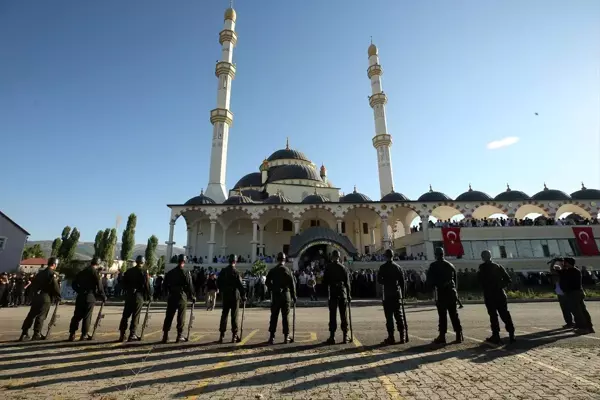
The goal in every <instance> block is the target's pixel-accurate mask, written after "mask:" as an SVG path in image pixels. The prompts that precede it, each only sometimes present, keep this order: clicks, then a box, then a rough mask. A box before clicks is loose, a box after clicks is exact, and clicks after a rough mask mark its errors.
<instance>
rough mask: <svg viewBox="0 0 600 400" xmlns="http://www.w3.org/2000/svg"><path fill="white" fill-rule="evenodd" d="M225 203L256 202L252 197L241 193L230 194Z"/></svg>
mask: <svg viewBox="0 0 600 400" xmlns="http://www.w3.org/2000/svg"><path fill="white" fill-rule="evenodd" d="M223 204H254V201H252V199H251V198H250V197H247V196H244V195H243V194H241V193H240V194H236V195H234V196H229V198H228V199H227V200H225V201H224V202H223Z"/></svg>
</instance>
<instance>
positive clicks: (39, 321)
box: [21, 296, 51, 333]
mask: <svg viewBox="0 0 600 400" xmlns="http://www.w3.org/2000/svg"><path fill="white" fill-rule="evenodd" d="M50 305H51V303H50V301H49V299H47V298H44V296H36V297H35V298H34V299H33V301H32V302H31V308H30V309H29V313H28V314H27V317H25V321H23V326H22V327H21V329H22V330H23V332H24V333H26V332H27V331H29V329H30V328H31V325H33V332H34V333H41V332H42V327H43V326H44V321H46V318H47V317H48V312H49V311H50Z"/></svg>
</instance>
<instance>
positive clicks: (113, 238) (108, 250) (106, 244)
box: [100, 228, 117, 268]
mask: <svg viewBox="0 0 600 400" xmlns="http://www.w3.org/2000/svg"><path fill="white" fill-rule="evenodd" d="M116 247H117V230H116V229H115V228H112V229H110V228H106V229H105V230H104V232H103V233H102V242H101V249H102V254H101V255H100V258H101V259H102V261H104V263H105V265H106V268H110V267H112V263H113V261H114V259H115V249H116Z"/></svg>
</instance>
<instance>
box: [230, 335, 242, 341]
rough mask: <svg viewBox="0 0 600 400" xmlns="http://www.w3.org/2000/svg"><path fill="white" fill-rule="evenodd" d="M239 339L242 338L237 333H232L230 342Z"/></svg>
mask: <svg viewBox="0 0 600 400" xmlns="http://www.w3.org/2000/svg"><path fill="white" fill-rule="evenodd" d="M241 341H242V338H240V337H239V336H238V334H237V333H233V334H232V335H231V343H239V342H241Z"/></svg>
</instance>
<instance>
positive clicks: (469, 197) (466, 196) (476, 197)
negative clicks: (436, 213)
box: [456, 184, 492, 201]
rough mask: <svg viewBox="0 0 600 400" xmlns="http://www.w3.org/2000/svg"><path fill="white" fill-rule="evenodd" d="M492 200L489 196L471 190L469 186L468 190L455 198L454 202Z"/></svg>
mask: <svg viewBox="0 0 600 400" xmlns="http://www.w3.org/2000/svg"><path fill="white" fill-rule="evenodd" d="M489 200H492V198H491V197H490V195H489V194H487V193H484V192H480V191H479V190H473V188H471V185H470V184H469V190H467V191H466V192H464V193H462V194H461V195H459V196H458V197H457V198H456V201H489Z"/></svg>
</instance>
